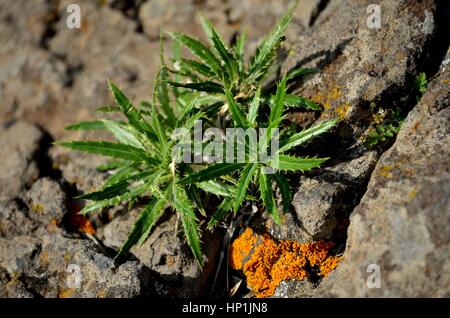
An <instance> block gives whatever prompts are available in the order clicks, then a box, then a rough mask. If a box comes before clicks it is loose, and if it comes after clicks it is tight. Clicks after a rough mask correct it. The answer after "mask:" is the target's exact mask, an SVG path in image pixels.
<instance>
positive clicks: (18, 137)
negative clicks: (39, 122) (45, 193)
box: [0, 121, 44, 200]
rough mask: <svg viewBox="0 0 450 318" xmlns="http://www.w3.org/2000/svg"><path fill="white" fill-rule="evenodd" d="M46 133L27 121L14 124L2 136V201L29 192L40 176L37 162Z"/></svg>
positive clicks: (0, 195) (0, 139)
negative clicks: (22, 192) (28, 188)
mask: <svg viewBox="0 0 450 318" xmlns="http://www.w3.org/2000/svg"><path fill="white" fill-rule="evenodd" d="M43 138H44V134H43V133H42V132H41V130H40V129H39V128H37V127H36V126H34V125H31V124H28V123H25V122H22V121H20V122H15V123H12V124H10V125H9V126H8V127H6V129H4V131H3V132H2V133H1V135H0V145H1V147H0V162H1V163H2V164H1V165H0V200H4V199H7V198H12V197H15V196H17V195H18V193H20V192H21V191H23V190H25V188H26V187H27V186H30V185H31V183H32V182H33V181H34V180H36V179H37V178H38V176H39V168H38V163H37V161H36V159H37V158H38V156H39V151H40V146H41V145H40V143H41V141H42V140H43Z"/></svg>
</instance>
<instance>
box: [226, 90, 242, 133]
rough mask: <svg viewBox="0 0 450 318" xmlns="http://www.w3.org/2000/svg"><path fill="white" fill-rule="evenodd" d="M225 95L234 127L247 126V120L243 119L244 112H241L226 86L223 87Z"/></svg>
mask: <svg viewBox="0 0 450 318" xmlns="http://www.w3.org/2000/svg"><path fill="white" fill-rule="evenodd" d="M225 95H226V97H227V103H228V108H229V109H230V113H231V118H233V121H234V123H235V125H236V127H242V128H247V127H248V124H247V120H246V119H245V116H244V113H243V112H242V109H241V107H240V106H239V104H238V103H237V102H236V101H235V100H234V96H233V94H232V93H231V91H230V90H229V89H228V88H225Z"/></svg>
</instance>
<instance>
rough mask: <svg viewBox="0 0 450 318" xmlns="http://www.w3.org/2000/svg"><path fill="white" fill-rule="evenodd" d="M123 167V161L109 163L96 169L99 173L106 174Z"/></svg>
mask: <svg viewBox="0 0 450 318" xmlns="http://www.w3.org/2000/svg"><path fill="white" fill-rule="evenodd" d="M124 165H125V163H124V162H123V161H110V162H107V163H105V164H102V165H99V166H98V167H97V168H96V169H97V171H100V172H106V171H110V170H116V169H118V168H121V167H123V166H124Z"/></svg>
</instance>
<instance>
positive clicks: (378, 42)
mask: <svg viewBox="0 0 450 318" xmlns="http://www.w3.org/2000/svg"><path fill="white" fill-rule="evenodd" d="M372 3H379V4H380V6H381V12H382V19H381V28H380V29H376V28H369V27H368V26H367V17H368V14H367V13H366V9H367V6H368V5H369V4H372ZM411 25H414V26H415V27H414V28H411V27H410V26H411ZM435 30H436V3H435V2H434V1H431V0H430V1H409V0H408V1H407V0H403V1H372V0H367V1H365V0H362V1H347V0H338V1H331V2H330V4H329V5H328V6H327V7H326V9H325V10H324V11H323V12H322V13H321V14H320V16H319V17H318V19H317V21H316V23H315V25H314V27H312V28H311V29H308V30H307V31H306V32H303V33H301V35H300V36H298V37H297V38H295V39H294V42H293V45H292V47H291V52H290V54H289V55H288V58H287V60H286V63H285V64H284V68H285V69H290V68H292V67H294V66H313V67H318V68H319V69H320V72H318V73H317V74H315V75H313V76H311V77H310V78H309V79H308V81H306V83H305V84H304V85H303V86H302V87H301V89H300V90H299V91H300V92H301V93H302V94H303V95H305V96H308V97H311V98H312V99H313V100H316V101H317V102H319V103H321V104H323V105H324V107H325V110H326V111H325V112H324V114H323V115H322V116H323V117H329V116H338V117H340V118H341V119H345V121H346V123H349V124H351V126H352V130H353V131H354V133H355V135H356V136H359V135H360V134H361V133H362V132H363V130H364V129H365V125H364V123H367V121H368V120H369V119H370V116H368V115H369V114H370V108H369V105H370V103H375V105H376V107H381V106H384V107H386V105H382V104H381V103H383V102H385V101H384V100H380V99H381V97H383V96H384V95H390V94H392V93H394V92H397V91H398V90H399V88H402V87H406V86H407V85H408V84H409V81H410V80H411V78H412V77H413V76H414V74H416V73H417V71H418V70H417V67H418V65H419V64H418V62H419V61H420V60H421V59H425V58H427V56H426V54H429V51H427V49H425V45H426V44H428V42H429V41H430V40H431V39H432V38H433V35H434V32H435ZM399 97H400V96H398V97H397V98H399ZM380 102H381V103H380ZM391 103H395V100H392V101H391Z"/></svg>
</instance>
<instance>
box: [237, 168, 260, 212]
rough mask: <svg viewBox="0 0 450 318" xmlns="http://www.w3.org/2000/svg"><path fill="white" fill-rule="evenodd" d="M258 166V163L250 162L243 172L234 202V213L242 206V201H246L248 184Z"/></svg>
mask: <svg viewBox="0 0 450 318" xmlns="http://www.w3.org/2000/svg"><path fill="white" fill-rule="evenodd" d="M257 168H258V164H256V163H250V164H248V165H247V166H246V167H245V168H244V170H243V171H242V174H241V176H240V180H239V185H238V188H237V192H236V200H235V202H234V213H235V214H236V212H237V211H238V209H239V208H240V207H241V204H242V201H244V198H245V196H246V194H247V189H248V186H249V185H250V183H251V181H252V178H253V175H254V174H255V171H256V169H257Z"/></svg>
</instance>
